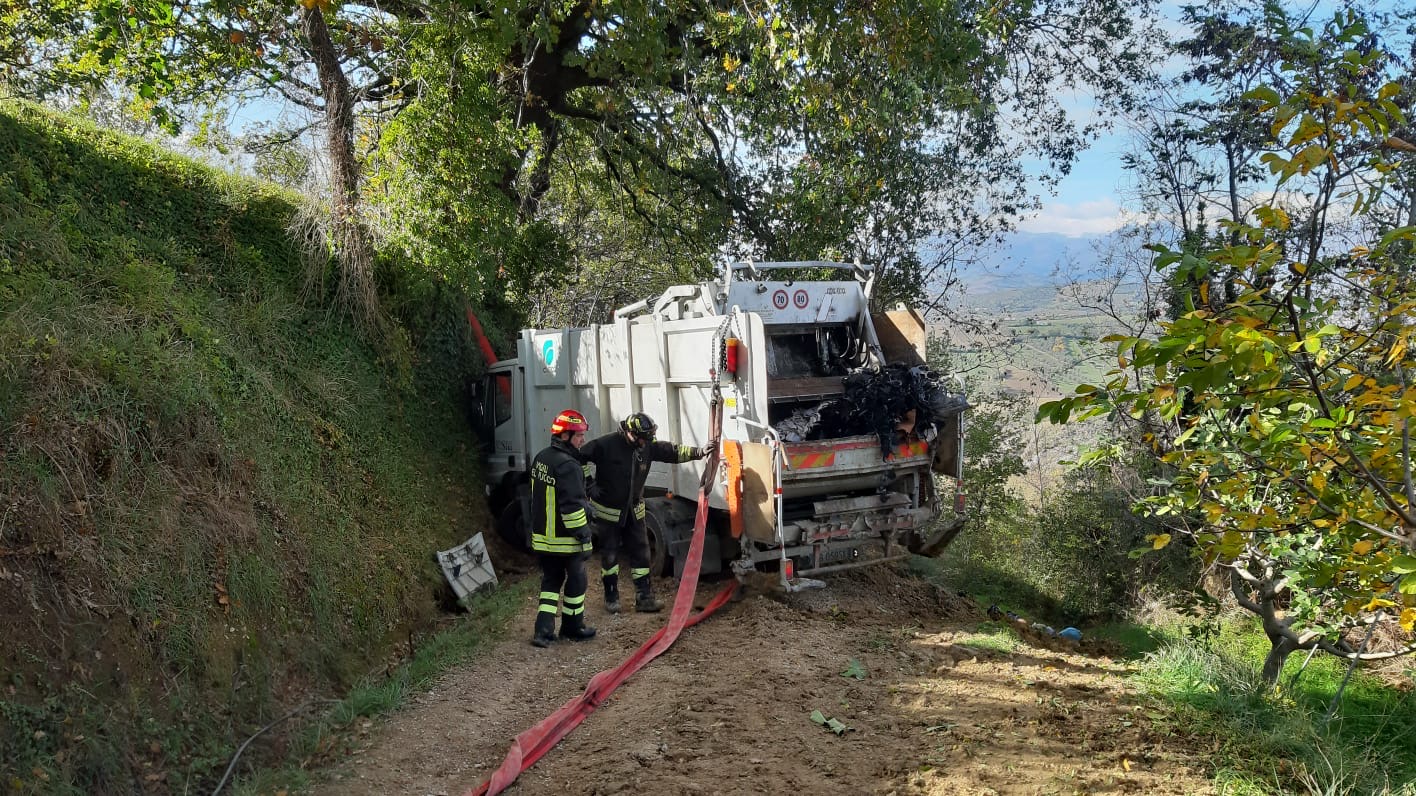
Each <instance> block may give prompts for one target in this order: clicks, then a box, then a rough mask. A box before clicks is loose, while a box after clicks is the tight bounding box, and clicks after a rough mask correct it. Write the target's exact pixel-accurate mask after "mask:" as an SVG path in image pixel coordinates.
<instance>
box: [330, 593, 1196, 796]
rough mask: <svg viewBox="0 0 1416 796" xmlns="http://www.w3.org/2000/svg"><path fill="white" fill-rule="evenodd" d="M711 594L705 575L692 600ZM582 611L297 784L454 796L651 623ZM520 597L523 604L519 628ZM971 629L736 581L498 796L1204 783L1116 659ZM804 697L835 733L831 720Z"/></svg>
mask: <svg viewBox="0 0 1416 796" xmlns="http://www.w3.org/2000/svg"><path fill="white" fill-rule="evenodd" d="M668 585H669V584H665V587H664V590H667V587H668ZM714 591H716V584H705V585H704V586H703V587H702V588H700V590H699V603H700V604H701V603H702V602H703V601H706V599H708V597H709V596H711V594H712V593H713V592H714ZM533 599H534V598H533ZM589 604H590V606H591V607H590V611H589V613H590V618H591V621H592V624H596V625H598V627H599V628H600V637H599V638H597V639H595V640H594V641H591V642H587V643H583V644H572V643H570V642H563V643H560V644H558V645H557V646H556V647H554V648H551V649H548V650H537V649H535V648H533V647H531V646H530V645H529V644H528V643H527V641H526V639H524V638H520V637H519V636H518V637H517V638H515V639H513V640H509V641H507V642H506V643H504V644H502V645H500V646H499V647H498V648H496V649H495V650H494V651H493V652H492V653H491V654H490V655H488V656H486V657H484V658H483V659H481V660H480V661H479V662H478V663H477V664H475V665H473V666H471V667H469V668H467V669H465V670H462V671H458V672H455V673H453V674H450V675H449V676H448V677H446V678H444V679H443V680H442V681H441V682H440V683H439V684H438V686H437V687H436V688H434V689H433V690H431V691H429V692H427V693H425V694H422V695H420V696H418V697H417V698H416V699H415V700H414V703H413V704H412V705H411V706H410V707H408V708H407V709H406V710H404V711H403V712H402V713H400V714H398V715H397V716H395V717H393V718H392V719H390V720H388V721H386V722H384V723H382V724H381V725H379V726H377V727H374V728H373V729H372V730H371V731H370V732H369V734H368V735H367V737H366V740H365V742H364V743H363V744H362V745H361V746H359V747H358V748H357V749H356V751H355V752H354V754H353V755H352V756H351V757H350V758H349V759H348V760H347V761H345V762H344V763H343V764H341V765H339V766H338V767H336V768H335V769H334V770H332V771H331V772H330V773H329V774H328V781H327V782H326V783H325V784H323V785H322V786H320V787H319V788H318V789H316V791H315V792H316V793H318V794H320V795H321V796H335V794H340V796H358V795H361V794H363V795H367V796H375V795H377V796H391V795H392V794H410V795H411V796H428V795H429V794H447V795H448V796H461V794H464V793H466V792H467V791H468V790H469V789H470V788H472V787H474V786H475V785H477V784H478V783H479V782H481V781H482V780H483V779H485V778H486V776H487V775H488V774H489V773H490V772H491V771H492V770H493V769H495V768H496V766H497V765H498V764H499V763H500V761H501V758H502V756H503V755H504V754H505V752H506V748H507V745H508V743H509V742H510V740H511V739H512V737H513V736H515V735H516V734H517V733H519V732H521V731H522V730H524V729H526V728H527V727H529V726H531V725H532V724H534V723H535V722H536V721H538V720H540V719H541V718H543V717H544V716H546V715H547V714H548V713H550V712H551V711H552V710H553V709H554V708H556V707H557V706H559V705H560V704H561V703H562V702H564V701H565V700H566V699H569V698H570V697H571V696H573V695H574V694H576V693H578V692H579V690H580V689H581V688H583V686H584V685H585V682H586V681H587V680H588V679H589V678H590V676H591V675H592V674H594V673H595V672H597V671H599V670H601V669H605V668H608V667H610V666H612V665H614V664H616V663H618V662H619V661H620V660H622V659H623V658H624V657H625V656H627V655H628V654H629V653H630V652H631V651H632V650H633V649H634V648H636V647H637V646H638V645H639V644H640V643H641V642H642V641H643V640H644V639H645V638H647V637H648V636H649V635H650V634H651V633H652V632H653V631H654V629H656V628H657V627H658V626H659V624H660V623H662V622H663V621H664V617H665V616H666V614H659V615H656V616H655V615H636V614H628V615H621V616H606V615H605V614H604V613H603V609H602V608H601V607H600V605H599V601H598V595H597V594H595V593H594V592H592V595H591V599H590V601H589ZM534 611H535V604H534V602H528V604H527V606H526V610H525V616H524V622H523V623H522V624H523V625H524V626H525V627H526V628H527V633H525V634H522V635H528V636H529V628H530V626H531V620H532V617H533V614H534ZM980 627H985V628H986V627H987V617H986V616H984V615H983V612H982V611H981V610H980V609H979V607H978V606H977V605H975V604H973V602H972V601H970V600H968V599H966V598H961V597H959V596H956V595H953V594H950V593H948V592H945V591H941V590H939V589H937V588H936V587H934V586H932V585H930V584H928V583H926V582H924V581H921V580H918V579H915V578H912V577H910V576H908V575H906V574H902V573H900V572H896V571H889V570H879V569H877V570H874V571H866V572H861V573H858V574H855V575H843V576H839V577H837V578H836V579H834V580H832V581H831V583H830V584H829V586H828V587H827V588H826V589H823V590H818V591H811V592H804V593H801V594H794V595H781V594H777V595H771V594H761V593H758V594H754V595H750V596H748V597H747V598H746V599H744V600H743V601H741V602H738V603H732V604H729V605H728V606H727V607H725V608H724V609H723V610H722V611H720V612H719V613H718V614H717V615H716V616H714V617H712V618H711V619H709V620H708V621H706V622H704V623H703V624H701V625H699V626H697V627H695V628H691V629H689V630H687V631H685V633H684V635H683V636H682V637H681V638H680V639H679V641H678V643H677V644H676V645H675V646H674V647H673V648H671V649H670V650H669V651H668V652H666V653H665V654H664V655H663V656H662V657H660V658H659V659H658V660H656V661H654V662H653V663H651V664H649V666H648V667H646V668H645V669H644V670H643V671H641V672H640V673H639V674H638V675H636V676H635V677H634V678H633V679H631V680H630V681H629V682H628V683H626V684H625V685H624V686H623V687H622V688H621V689H620V690H619V691H618V692H617V693H616V695H615V696H613V697H612V698H611V699H610V700H609V701H607V702H606V703H605V704H604V705H603V706H601V708H600V709H599V710H598V711H597V712H596V713H595V714H593V715H592V716H590V717H589V718H588V719H587V720H586V721H585V723H584V724H582V725H581V726H580V727H579V728H578V729H577V730H576V731H575V732H574V733H573V734H571V736H570V737H569V738H567V739H566V740H565V741H564V742H563V743H562V744H561V745H560V746H559V747H557V748H556V749H555V750H554V751H552V752H551V753H550V754H548V755H547V756H546V757H545V758H544V759H542V760H541V761H540V762H539V763H537V764H536V766H534V767H533V768H532V769H531V770H530V771H528V772H526V773H525V774H523V775H522V776H521V779H520V780H518V782H517V784H516V785H515V786H514V787H513V788H512V789H511V790H510V791H508V793H512V794H518V795H519V796H530V795H531V794H538V795H539V794H545V795H547V796H551V795H553V796H567V795H568V794H582V793H583V794H611V793H634V794H681V793H704V794H748V793H753V794H755V793H790V792H794V791H801V792H807V793H879V794H1052V793H1056V794H1077V793H1086V794H1104V793H1145V794H1193V793H1210V792H1212V788H1211V787H1210V785H1209V780H1208V778H1207V777H1206V776H1205V775H1204V773H1203V772H1202V771H1200V770H1198V767H1197V766H1196V765H1195V764H1194V763H1192V762H1190V761H1189V755H1187V754H1186V751H1187V750H1186V749H1185V748H1184V746H1183V744H1182V742H1181V741H1179V740H1178V739H1175V738H1172V737H1167V736H1166V735H1165V734H1164V733H1163V732H1162V731H1161V730H1158V729H1157V728H1155V727H1153V726H1152V719H1151V717H1149V716H1148V714H1147V712H1146V710H1144V709H1143V708H1141V707H1140V705H1139V704H1138V703H1137V701H1136V700H1135V699H1134V698H1133V697H1132V695H1130V694H1128V693H1127V691H1126V689H1125V686H1124V683H1123V676H1122V675H1123V674H1124V670H1125V667H1124V665H1123V664H1121V663H1118V662H1116V661H1114V660H1112V659H1110V658H1107V657H1104V656H1100V655H1097V654H1094V653H1093V654H1086V652H1085V650H1070V649H1068V650H1053V649H1046V648H1043V647H1040V646H1038V647H1034V646H1030V645H1026V644H1025V645H1024V646H1022V647H1021V648H1019V649H1017V650H1014V651H1012V652H1002V651H997V650H994V649H990V648H989V647H988V646H987V644H986V642H985V641H981V640H980V639H986V638H987V637H985V636H980V635H979V634H978V633H977V632H976V631H977V630H978V629H979V628H980ZM852 662H855V664H856V665H855V666H853V665H852ZM847 671H850V673H851V676H843V674H842V673H843V672H847ZM813 710H820V711H821V712H822V714H823V715H824V716H827V717H831V718H835V719H838V720H840V721H841V722H843V723H844V724H845V725H846V726H848V727H849V728H850V729H849V730H847V731H845V732H844V733H843V734H841V735H839V736H838V735H836V734H834V733H833V732H832V731H831V730H829V729H827V728H825V727H823V726H820V725H818V724H816V723H813V722H812V721H811V719H810V716H811V713H812V711H813ZM1198 759H1202V758H1198Z"/></svg>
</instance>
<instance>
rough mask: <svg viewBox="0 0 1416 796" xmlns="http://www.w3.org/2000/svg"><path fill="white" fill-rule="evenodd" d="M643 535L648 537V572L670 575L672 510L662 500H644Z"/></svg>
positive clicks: (671, 572)
mask: <svg viewBox="0 0 1416 796" xmlns="http://www.w3.org/2000/svg"><path fill="white" fill-rule="evenodd" d="M644 503H645V509H646V510H645V512H644V535H645V536H646V537H648V539H649V572H650V573H651V574H654V575H672V574H673V572H674V561H673V556H671V555H669V542H670V541H672V540H673V538H674V536H673V530H674V529H673V527H672V523H673V522H674V515H673V512H672V511H670V510H669V508H668V507H667V506H666V505H665V504H664V502H663V501H662V500H655V499H652V498H651V499H649V500H646V501H644Z"/></svg>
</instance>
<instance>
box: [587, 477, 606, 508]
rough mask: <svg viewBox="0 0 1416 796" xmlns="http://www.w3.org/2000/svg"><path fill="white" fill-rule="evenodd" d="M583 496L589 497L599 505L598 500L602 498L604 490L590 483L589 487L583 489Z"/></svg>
mask: <svg viewBox="0 0 1416 796" xmlns="http://www.w3.org/2000/svg"><path fill="white" fill-rule="evenodd" d="M585 494H586V495H589V496H590V499H591V500H593V501H595V502H596V503H600V502H602V501H601V500H600V498H601V497H603V496H604V494H605V490H604V489H603V488H601V486H600V485H599V484H597V483H595V482H594V481H591V482H590V485H589V486H588V487H586V488H585Z"/></svg>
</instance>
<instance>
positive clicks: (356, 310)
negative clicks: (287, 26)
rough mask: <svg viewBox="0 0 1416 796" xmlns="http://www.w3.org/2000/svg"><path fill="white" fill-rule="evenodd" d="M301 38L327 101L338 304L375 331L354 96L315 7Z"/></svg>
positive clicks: (306, 15) (371, 263) (375, 309)
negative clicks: (356, 152) (356, 149)
mask: <svg viewBox="0 0 1416 796" xmlns="http://www.w3.org/2000/svg"><path fill="white" fill-rule="evenodd" d="M302 22H303V27H304V33H305V38H306V40H307V41H308V42H309V44H310V54H311V56H312V57H313V58H314V61H315V69H316V70H317V71H318V73H319V79H320V93H321V94H323V95H324V103H325V144H326V147H327V148H328V152H329V160H330V171H331V173H330V188H331V192H332V194H333V195H332V196H331V197H330V198H331V208H330V210H331V213H330V215H331V218H330V222H331V226H330V233H331V235H330V237H331V238H332V239H333V241H334V248H335V258H336V259H337V260H338V262H339V286H338V290H337V293H336V301H337V302H338V303H339V304H340V305H341V306H342V307H344V308H345V309H347V310H348V311H349V312H350V313H351V314H352V315H353V316H354V318H355V319H356V320H357V321H358V322H359V323H360V324H361V325H362V326H364V327H365V328H367V329H373V328H375V327H377V325H378V320H379V297H378V291H377V289H376V288H375V285H374V253H373V247H372V245H371V244H370V243H369V236H368V232H367V230H365V229H364V225H363V224H362V223H361V222H360V220H359V164H358V161H357V159H356V158H355V156H354V97H353V94H352V92H351V91H350V89H349V79H348V78H347V77H346V76H345V74H344V69H343V67H341V66H340V63H339V53H338V52H336V51H335V48H334V41H333V39H331V38H330V35H329V26H328V25H326V24H325V18H324V13H323V12H321V11H320V9H319V6H318V5H314V6H311V7H309V8H306V9H305V11H304V14H303V15H302Z"/></svg>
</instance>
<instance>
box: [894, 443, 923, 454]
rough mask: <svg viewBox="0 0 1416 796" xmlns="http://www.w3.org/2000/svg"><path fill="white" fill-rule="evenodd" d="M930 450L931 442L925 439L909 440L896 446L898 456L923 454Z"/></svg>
mask: <svg viewBox="0 0 1416 796" xmlns="http://www.w3.org/2000/svg"><path fill="white" fill-rule="evenodd" d="M928 450H929V443H927V442H925V441H923V440H916V441H914V442H907V443H905V444H904V445H901V446H899V447H897V448H895V455H896V456H923V455H924V453H925V452H926V451H928Z"/></svg>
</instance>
